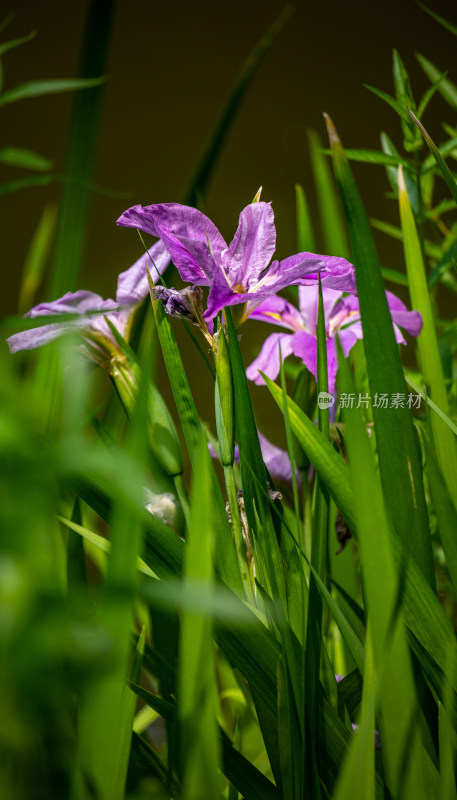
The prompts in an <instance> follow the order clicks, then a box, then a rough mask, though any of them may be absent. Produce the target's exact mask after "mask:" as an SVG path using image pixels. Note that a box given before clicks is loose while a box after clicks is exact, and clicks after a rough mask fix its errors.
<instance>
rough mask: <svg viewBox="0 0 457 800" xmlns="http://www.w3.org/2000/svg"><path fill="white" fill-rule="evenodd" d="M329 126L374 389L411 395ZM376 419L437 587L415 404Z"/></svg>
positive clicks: (421, 556) (414, 545)
mask: <svg viewBox="0 0 457 800" xmlns="http://www.w3.org/2000/svg"><path fill="white" fill-rule="evenodd" d="M327 126H328V130H329V137H330V142H331V147H332V152H333V160H334V168H335V174H336V179H337V183H338V186H339V189H340V193H341V197H342V200H343V205H344V209H345V213H346V219H347V223H348V228H349V236H350V239H351V245H352V250H353V256H354V265H355V270H356V281H357V291H358V296H359V303H360V313H361V318H362V325H363V332H364V339H363V342H364V348H365V354H366V360H367V372H368V380H369V385H370V390H371V394H372V396H374V395H375V394H381V393H383V392H387V394H388V395H390V396H392V395H395V394H405V389H406V386H405V380H404V376H403V368H402V364H401V360H400V356H399V352H398V345H397V343H396V341H395V335H394V330H393V326H392V319H391V316H390V312H389V308H388V305H387V299H386V293H385V289H384V283H383V280H382V274H381V269H380V266H379V261H378V257H377V253H376V248H375V244H374V240H373V236H372V233H371V230H370V226H369V223H368V219H367V217H366V214H365V210H364V207H363V204H362V200H361V198H360V195H359V193H358V190H357V186H356V184H355V181H354V178H353V176H352V172H351V170H350V167H349V164H348V162H347V160H346V158H345V155H344V150H343V147H342V144H341V142H340V140H339V138H338V135H337V132H336V130H335V128H334V125H333V123H332V122H331V120H330V118H328V117H327ZM373 419H374V423H375V430H376V441H377V447H378V454H379V466H380V472H381V481H382V487H383V492H384V497H385V499H386V504H387V507H388V513H389V517H390V518H391V519H393V520H395V521H396V529H397V531H398V534H399V536H401V537H402V540H403V543H404V545H405V547H406V549H407V550H409V551H410V552H413V553H414V557H415V559H416V562H417V564H418V565H419V566H420V568H421V569H422V571H423V573H424V575H425V576H426V578H427V580H428V581H429V582H430V585H431V586H434V585H435V578H434V570H433V557H432V549H431V543H430V533H429V528H428V516H427V507H426V503H425V496H424V488H423V482H422V467H421V463H420V457H419V450H418V447H417V441H416V438H415V434H414V428H413V423H412V416H411V412H410V409H409V408H407V407H405V408H387V409H379V408H375V407H373Z"/></svg>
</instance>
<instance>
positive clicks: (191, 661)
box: [178, 433, 221, 800]
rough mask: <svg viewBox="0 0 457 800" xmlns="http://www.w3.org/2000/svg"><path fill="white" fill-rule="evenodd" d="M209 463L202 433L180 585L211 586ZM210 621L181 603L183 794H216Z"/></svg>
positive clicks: (210, 798) (193, 797)
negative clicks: (182, 583) (182, 606)
mask: <svg viewBox="0 0 457 800" xmlns="http://www.w3.org/2000/svg"><path fill="white" fill-rule="evenodd" d="M211 472H212V464H211V463H210V454H209V451H208V446H207V443H206V438H205V436H204V435H203V433H202V434H201V435H200V440H199V442H198V445H197V449H196V452H195V455H194V478H193V484H192V493H191V504H190V523H189V528H188V532H187V541H186V548H185V562H184V586H189V587H191V586H192V584H193V583H195V582H197V581H198V583H199V584H200V585H201V586H203V587H207V588H208V590H211V587H212V584H213V574H212V573H213V567H212V549H213V542H212V538H213V536H214V528H213V525H212V518H213V514H212V512H211V504H212V496H213V491H212V481H211ZM211 630H212V623H211V619H210V618H209V617H208V616H200V615H197V614H195V613H192V612H190V611H188V610H186V609H185V608H184V609H183V613H182V617H181V644H180V650H179V653H180V658H179V667H180V670H179V695H178V697H179V703H178V712H179V718H180V746H181V759H182V774H183V795H182V796H183V800H216V798H218V797H220V796H221V783H220V778H219V769H218V767H219V760H220V752H219V746H218V744H219V743H218V735H217V722H216V717H217V706H218V702H217V694H218V693H217V685H216V674H215V664H214V651H213V642H212V639H211Z"/></svg>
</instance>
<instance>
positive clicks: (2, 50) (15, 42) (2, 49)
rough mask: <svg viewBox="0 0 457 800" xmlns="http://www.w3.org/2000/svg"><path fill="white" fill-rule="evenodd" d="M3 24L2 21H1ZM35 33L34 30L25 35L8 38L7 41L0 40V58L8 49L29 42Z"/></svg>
mask: <svg viewBox="0 0 457 800" xmlns="http://www.w3.org/2000/svg"><path fill="white" fill-rule="evenodd" d="M2 25H3V23H2ZM36 35H37V32H36V31H31V32H30V33H27V34H26V35H25V36H21V37H20V38H19V39H10V41H9V42H2V43H1V44H0V58H1V57H2V56H4V55H5V53H8V51H9V50H13V49H14V48H15V47H19V46H20V45H21V44H26V42H30V40H31V39H34V38H35V36H36Z"/></svg>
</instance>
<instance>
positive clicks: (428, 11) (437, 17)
mask: <svg viewBox="0 0 457 800" xmlns="http://www.w3.org/2000/svg"><path fill="white" fill-rule="evenodd" d="M418 6H420V7H421V8H422V10H423V11H425V12H426V14H430V16H431V17H433V19H434V20H435V21H436V22H438V23H439V24H440V25H442V26H443V28H446V30H448V31H449V32H450V33H453V34H454V36H457V25H453V24H452V22H449V21H448V20H447V19H444V17H440V15H439V14H437V13H436V12H435V11H432V10H431V8H427V6H426V5H424V4H423V3H420V2H418Z"/></svg>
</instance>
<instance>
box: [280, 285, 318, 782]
mask: <svg viewBox="0 0 457 800" xmlns="http://www.w3.org/2000/svg"><path fill="white" fill-rule="evenodd" d="M317 392H318V396H319V395H320V393H321V392H322V393H324V394H327V393H328V372H327V338H326V333H325V318H324V304H323V300H322V284H321V281H320V278H319V304H318V315H317ZM283 396H284V407H285V408H287V397H286V393H285V391H284V388H283ZM318 428H319V431H320V433H321V434H322V436H323V437H324V439H326V440H328V437H329V409H328V408H326V407H324V408H320V407H318ZM328 506H329V495H328V491H327V489H326V486H325V483H324V482H322V481H321V479H320V477H319V475H318V476H317V479H316V482H315V494H314V516H313V529H312V540H311V560H310V563H311V566H312V567H313V568H314V570H313V572H312V573H311V575H310V581H309V596H308V619H307V628H306V646H305V658H304V682H305V717H306V721H307V724H306V727H305V730H306V738H305V759H306V768H307V775H306V778H305V780H307V785H308V787H309V791H310V793H311V796H312V797H315V798H319V797H320V796H321V790H320V782H319V776H318V775H317V773H316V768H315V762H316V759H315V742H316V732H317V717H318V714H319V671H320V663H321V643H322V610H323V604H322V596H321V594H320V592H319V589H318V587H317V585H316V582H315V579H314V572H315V573H317V575H318V576H319V578H320V579H321V580H322V581H324V580H325V571H326V562H327V539H328Z"/></svg>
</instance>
